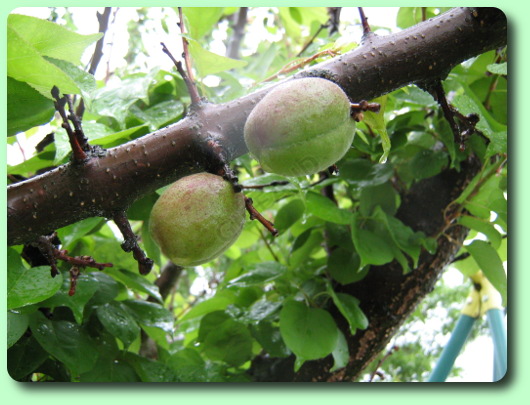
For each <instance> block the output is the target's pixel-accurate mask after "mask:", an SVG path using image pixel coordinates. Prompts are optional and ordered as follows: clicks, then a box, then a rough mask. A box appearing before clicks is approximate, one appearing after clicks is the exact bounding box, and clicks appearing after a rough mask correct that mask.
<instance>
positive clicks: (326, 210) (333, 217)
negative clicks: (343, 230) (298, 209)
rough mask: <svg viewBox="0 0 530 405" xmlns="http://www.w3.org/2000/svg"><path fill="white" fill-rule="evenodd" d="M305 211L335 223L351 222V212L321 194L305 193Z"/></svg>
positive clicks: (344, 223)
mask: <svg viewBox="0 0 530 405" xmlns="http://www.w3.org/2000/svg"><path fill="white" fill-rule="evenodd" d="M306 207H307V212H308V213H310V214H313V215H314V216H316V217H318V218H320V219H323V220H324V221H328V222H333V223H335V224H340V225H346V224H349V223H350V222H351V218H352V214H351V212H350V211H346V210H344V209H341V208H339V207H337V206H336V205H335V204H334V203H333V202H332V201H331V200H330V199H329V198H326V197H324V196H323V195H321V194H318V193H314V192H308V193H307V194H306Z"/></svg>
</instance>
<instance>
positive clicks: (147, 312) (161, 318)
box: [123, 300, 174, 334]
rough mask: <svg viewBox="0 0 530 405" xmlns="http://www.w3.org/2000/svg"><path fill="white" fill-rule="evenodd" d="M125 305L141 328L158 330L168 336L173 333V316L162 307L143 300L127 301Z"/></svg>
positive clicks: (124, 302)
mask: <svg viewBox="0 0 530 405" xmlns="http://www.w3.org/2000/svg"><path fill="white" fill-rule="evenodd" d="M123 304H124V305H125V307H126V308H127V309H128V310H129V311H130V312H131V313H132V315H133V317H134V319H135V320H136V321H137V322H138V323H139V324H140V325H141V326H146V327H151V328H157V329H160V330H162V331H163V332H165V333H168V334H172V333H173V331H174V326H173V322H174V320H173V314H172V313H171V312H170V311H168V310H167V309H166V308H164V307H162V306H161V305H159V304H156V303H154V302H147V301H141V300H126V301H123Z"/></svg>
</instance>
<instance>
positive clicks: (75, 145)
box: [51, 86, 87, 163]
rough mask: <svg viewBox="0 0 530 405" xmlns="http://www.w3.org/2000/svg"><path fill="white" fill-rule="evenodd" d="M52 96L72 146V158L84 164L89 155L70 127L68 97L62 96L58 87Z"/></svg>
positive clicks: (53, 89) (54, 89) (54, 88)
mask: <svg viewBox="0 0 530 405" xmlns="http://www.w3.org/2000/svg"><path fill="white" fill-rule="evenodd" d="M51 93H52V96H53V98H54V99H55V101H54V105H55V109H56V110H57V112H58V113H59V114H60V115H61V118H62V119H63V123H62V125H61V126H62V127H63V128H64V129H65V131H66V133H67V134H68V139H69V141H70V146H71V147H72V154H73V156H72V158H73V161H74V162H75V163H82V162H84V161H85V160H86V158H87V155H86V153H85V151H84V150H83V148H82V146H81V145H80V143H79V139H78V136H77V134H76V132H75V131H74V130H72V127H71V126H70V123H69V122H68V119H69V117H68V115H67V114H66V110H65V108H64V107H65V105H66V104H67V102H68V97H67V96H63V97H61V96H60V93H59V89H58V88H57V87H56V86H53V88H52V91H51Z"/></svg>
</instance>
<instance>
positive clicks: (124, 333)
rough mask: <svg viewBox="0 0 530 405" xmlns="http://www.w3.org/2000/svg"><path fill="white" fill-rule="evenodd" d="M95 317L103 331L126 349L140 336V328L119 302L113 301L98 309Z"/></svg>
mask: <svg viewBox="0 0 530 405" xmlns="http://www.w3.org/2000/svg"><path fill="white" fill-rule="evenodd" d="M97 315H98V318H99V320H100V321H101V323H102V324H103V326H104V327H105V329H107V330H108V331H109V332H110V333H111V334H112V335H113V336H115V337H117V338H118V339H120V340H121V341H122V342H123V345H124V346H125V348H126V349H127V348H128V347H129V346H130V345H131V343H132V342H133V341H134V340H135V339H136V338H137V337H138V336H139V335H140V326H138V324H137V323H136V321H135V319H134V318H133V317H132V315H131V314H130V312H129V311H128V310H127V308H125V307H124V305H123V304H122V303H120V302H117V301H113V302H109V303H107V304H105V305H103V306H100V307H98V308H97Z"/></svg>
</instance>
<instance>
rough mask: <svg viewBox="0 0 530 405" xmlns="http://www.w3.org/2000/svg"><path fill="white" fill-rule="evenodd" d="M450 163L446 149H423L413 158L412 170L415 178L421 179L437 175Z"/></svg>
mask: <svg viewBox="0 0 530 405" xmlns="http://www.w3.org/2000/svg"><path fill="white" fill-rule="evenodd" d="M448 164H449V160H448V157H447V154H446V153H445V152H444V151H434V150H430V149H423V150H421V151H420V152H418V153H417V154H416V155H415V156H414V158H412V161H411V162H410V170H411V171H412V173H414V177H415V180H421V179H426V178H429V177H432V176H435V175H436V174H438V173H440V172H441V171H442V169H443V168H444V167H446V166H447V165H448Z"/></svg>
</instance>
